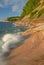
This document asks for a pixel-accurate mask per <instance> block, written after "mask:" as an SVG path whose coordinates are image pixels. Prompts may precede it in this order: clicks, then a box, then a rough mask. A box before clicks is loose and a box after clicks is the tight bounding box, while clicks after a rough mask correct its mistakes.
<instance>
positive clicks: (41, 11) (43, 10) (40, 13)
mask: <svg viewBox="0 0 44 65" xmlns="http://www.w3.org/2000/svg"><path fill="white" fill-rule="evenodd" d="M43 13H44V9H42V10H40V11H39V12H38V16H37V17H38V18H39V17H40V16H41V15H42V14H43Z"/></svg>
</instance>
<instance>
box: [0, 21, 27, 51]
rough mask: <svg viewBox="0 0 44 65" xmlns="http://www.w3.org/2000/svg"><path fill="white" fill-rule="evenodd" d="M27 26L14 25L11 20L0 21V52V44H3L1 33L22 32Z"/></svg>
mask: <svg viewBox="0 0 44 65" xmlns="http://www.w3.org/2000/svg"><path fill="white" fill-rule="evenodd" d="M27 29H28V27H26V26H16V25H15V23H13V22H0V52H1V45H2V44H3V42H2V40H1V38H2V36H3V35H5V34H7V33H12V34H13V33H18V32H24V31H25V30H27Z"/></svg>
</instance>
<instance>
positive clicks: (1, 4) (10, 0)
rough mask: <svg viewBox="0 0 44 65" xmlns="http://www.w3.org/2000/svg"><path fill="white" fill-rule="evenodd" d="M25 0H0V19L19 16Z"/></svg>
mask: <svg viewBox="0 0 44 65" xmlns="http://www.w3.org/2000/svg"><path fill="white" fill-rule="evenodd" d="M26 2H27V0H0V20H4V19H6V18H8V17H11V16H19V15H20V14H21V12H22V10H23V6H24V5H25V3H26Z"/></svg>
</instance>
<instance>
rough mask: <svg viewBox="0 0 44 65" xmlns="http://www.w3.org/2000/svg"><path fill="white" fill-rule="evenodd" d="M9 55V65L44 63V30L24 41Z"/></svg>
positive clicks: (36, 64) (43, 64)
mask: <svg viewBox="0 0 44 65" xmlns="http://www.w3.org/2000/svg"><path fill="white" fill-rule="evenodd" d="M22 43H23V45H21V46H20V47H18V48H16V49H14V50H13V51H12V52H11V54H10V56H9V57H8V58H9V59H8V62H7V65H44V31H38V32H36V33H35V34H32V35H31V36H30V37H29V38H27V39H26V40H25V41H23V42H22Z"/></svg>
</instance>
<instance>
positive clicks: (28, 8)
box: [7, 0, 44, 21]
mask: <svg viewBox="0 0 44 65" xmlns="http://www.w3.org/2000/svg"><path fill="white" fill-rule="evenodd" d="M42 14H44V1H43V0H28V1H27V3H26V4H25V6H24V7H23V10H22V13H21V15H20V16H16V17H9V18H8V19H7V20H8V21H18V20H20V19H22V18H23V17H25V16H27V15H30V16H29V18H30V19H33V18H39V17H40V16H41V15H42Z"/></svg>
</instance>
